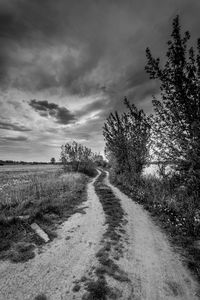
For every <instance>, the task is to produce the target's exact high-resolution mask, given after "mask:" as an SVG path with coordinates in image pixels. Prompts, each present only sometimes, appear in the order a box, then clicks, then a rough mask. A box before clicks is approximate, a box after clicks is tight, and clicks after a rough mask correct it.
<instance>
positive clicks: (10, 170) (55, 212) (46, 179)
mask: <svg viewBox="0 0 200 300" xmlns="http://www.w3.org/2000/svg"><path fill="white" fill-rule="evenodd" d="M87 181H88V177H87V176H85V175H83V174H80V173H67V174H65V173H64V172H63V171H62V168H61V166H56V165H55V166H53V165H37V166H29V165H26V166H3V167H2V168H1V169H0V257H1V258H9V259H11V260H12V261H23V260H27V259H29V258H32V256H33V252H32V250H33V248H34V246H33V244H36V245H39V244H42V243H43V242H44V241H43V240H42V239H41V238H40V237H39V236H38V235H37V234H35V232H34V230H33V229H32V228H31V224H33V223H36V224H37V225H39V226H40V228H42V230H43V231H44V232H45V233H47V234H48V236H49V238H50V239H53V238H54V237H55V235H56V234H55V229H56V227H57V225H58V224H59V223H61V222H63V220H66V219H67V218H69V217H70V216H71V215H72V214H73V213H74V212H75V211H76V210H77V206H78V205H79V204H80V203H81V202H82V201H84V200H85V199H86V196H85V188H86V183H87ZM26 252H27V253H26ZM20 253H23V254H22V255H21V254H20ZM30 253H31V254H30Z"/></svg>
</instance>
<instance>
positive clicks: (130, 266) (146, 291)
mask: <svg viewBox="0 0 200 300" xmlns="http://www.w3.org/2000/svg"><path fill="white" fill-rule="evenodd" d="M106 184H107V185H108V186H110V187H111V189H112V191H113V192H114V194H115V196H116V197H117V198H119V199H120V200H121V205H122V207H123V209H124V211H125V212H126V214H127V215H126V219H127V221H128V222H127V224H126V227H125V229H126V233H127V235H128V243H127V245H125V251H124V252H125V255H124V258H123V259H121V261H120V265H121V268H122V269H124V270H125V271H126V272H127V273H128V276H129V278H130V280H131V282H132V290H131V291H130V294H131V295H129V299H137V300H139V299H141V300H147V299H148V300H169V299H171V300H172V299H180V300H192V299H200V297H198V285H197V283H196V282H195V280H194V279H193V278H192V276H191V274H190V273H189V271H188V270H187V269H186V268H184V266H183V264H182V263H181V259H180V257H179V255H178V254H175V253H174V251H173V250H172V249H171V247H170V245H169V243H168V241H167V239H166V237H165V235H164V234H163V233H162V232H161V230H160V229H159V228H158V227H157V226H156V225H155V224H154V223H153V222H152V220H151V218H150V216H149V215H148V213H147V212H146V211H145V210H144V209H143V208H142V207H141V206H140V205H138V204H136V203H134V202H133V201H132V200H131V199H130V198H129V197H127V196H126V195H125V194H124V193H122V192H120V191H119V189H117V188H116V187H114V186H113V185H111V184H110V183H109V181H108V174H107V178H106ZM199 295H200V294H199Z"/></svg>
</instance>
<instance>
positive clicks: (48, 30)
mask: <svg viewBox="0 0 200 300" xmlns="http://www.w3.org/2000/svg"><path fill="white" fill-rule="evenodd" d="M199 11H200V1H197V0H190V1H188V0H165V1H160V0H101V1H99V0H82V1H78V0H57V1H55V0H42V1H41V0H34V1H33V0H0V43H1V47H0V106H1V107H0V118H1V122H0V130H2V132H3V136H7V137H11V139H12V137H13V140H10V143H12V146H14V145H15V140H14V139H15V137H16V132H17V131H19V132H20V131H21V132H26V131H27V133H28V131H30V130H31V136H30V137H29V139H28V140H27V141H25V140H24V141H21V144H23V142H24V145H23V147H24V148H23V149H29V147H30V149H31V151H32V149H33V150H34V149H35V152H36V154H35V156H34V159H37V157H38V160H42V159H46V157H47V154H46V151H47V149H46V148H45V146H44V144H45V143H46V145H47V144H48V145H53V146H52V148H54V149H55V145H59V144H62V143H63V140H68V141H69V140H71V139H77V140H78V141H82V140H84V141H85V143H87V146H89V147H91V148H93V149H94V150H95V151H101V152H103V148H104V141H103V137H102V127H103V123H104V121H105V118H106V117H107V116H108V114H109V113H110V112H111V111H113V110H116V109H117V110H119V111H121V110H123V109H124V106H123V99H124V97H125V96H126V97H127V98H128V99H129V100H130V101H131V102H134V103H135V104H136V105H138V106H139V107H141V108H143V109H144V110H145V111H146V112H147V113H150V112H151V111H152V104H151V99H152V95H158V94H159V83H158V82H154V81H150V80H149V77H148V75H147V74H146V73H145V70H144V67H145V64H146V57H145V49H146V47H149V48H150V49H151V50H152V53H153V55H154V56H156V57H157V56H158V57H161V62H162V61H163V59H162V58H163V57H165V53H166V50H167V45H166V42H167V41H168V40H169V38H170V33H171V29H172V28H171V24H172V20H173V18H174V17H175V16H176V15H177V14H179V15H180V22H181V26H182V29H183V31H185V30H189V31H190V32H191V35H192V39H191V43H192V44H194V43H195V41H196V39H197V38H198V37H200V33H199V27H200V18H199ZM30 99H35V100H30ZM36 99H37V100H36ZM38 99H46V100H38ZM66 125H67V126H66ZM5 131H8V135H7V134H5ZM0 134H1V133H0ZM94 140H95V143H94ZM4 141H5V140H4ZM1 144H3V140H2V142H1ZM18 146H19V145H18V144H17V147H18ZM1 147H2V145H1ZM1 149H3V147H2V148H1ZM17 149H18V157H17V158H18V159H20V155H21V156H22V157H21V158H22V159H24V155H25V156H26V155H28V151H27V150H26V151H25V150H23V149H22V153H21V154H20V149H19V148H17ZM58 149H59V147H58ZM31 151H30V152H29V159H30V157H31V154H30V153H31ZM58 151H59V150H57V152H50V151H49V152H48V153H50V154H49V155H51V156H53V155H55V156H56V155H57V156H58V155H59V153H58ZM8 153H9V155H10V156H12V155H13V154H12V147H11V148H8V147H7V148H6V151H5V152H1V153H0V154H1V155H3V157H5V158H7V155H8ZM41 155H42V156H41ZM10 158H11V159H13V157H10Z"/></svg>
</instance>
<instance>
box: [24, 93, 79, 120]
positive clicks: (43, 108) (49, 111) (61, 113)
mask: <svg viewBox="0 0 200 300" xmlns="http://www.w3.org/2000/svg"><path fill="white" fill-rule="evenodd" d="M29 105H30V106H31V107H32V108H33V109H34V110H35V111H37V112H38V113H39V114H40V115H41V116H42V117H49V116H50V117H53V118H54V119H55V121H56V123H59V124H62V125H67V124H70V123H73V122H74V121H75V116H74V115H73V114H72V113H71V112H70V111H69V110H68V109H67V108H66V107H60V106H59V105H58V104H56V103H49V102H48V101H47V100H35V99H33V100H31V101H30V102H29Z"/></svg>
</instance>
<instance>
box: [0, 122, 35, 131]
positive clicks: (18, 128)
mask: <svg viewBox="0 0 200 300" xmlns="http://www.w3.org/2000/svg"><path fill="white" fill-rule="evenodd" d="M0 129H5V130H13V131H31V129H30V128H27V127H26V126H24V125H20V124H18V123H9V122H2V121H0Z"/></svg>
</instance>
